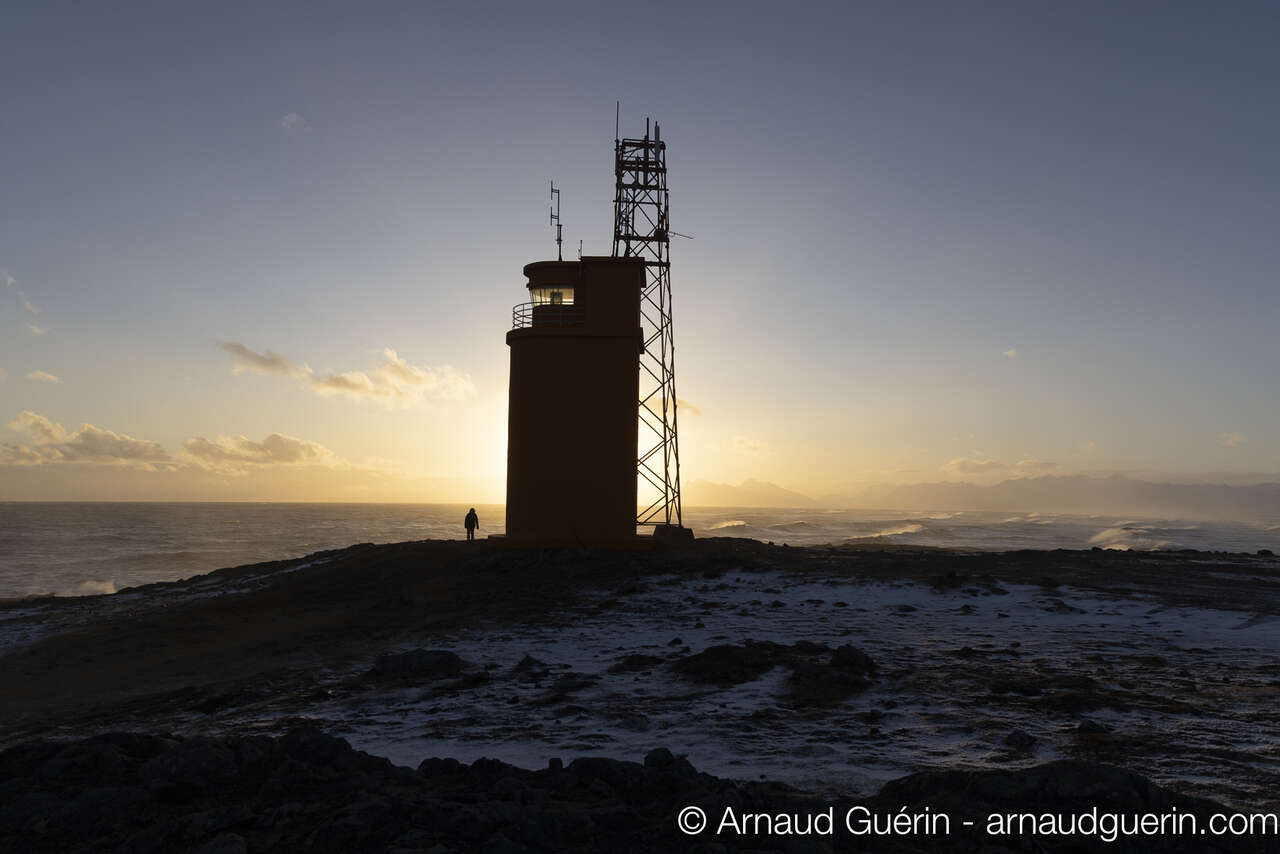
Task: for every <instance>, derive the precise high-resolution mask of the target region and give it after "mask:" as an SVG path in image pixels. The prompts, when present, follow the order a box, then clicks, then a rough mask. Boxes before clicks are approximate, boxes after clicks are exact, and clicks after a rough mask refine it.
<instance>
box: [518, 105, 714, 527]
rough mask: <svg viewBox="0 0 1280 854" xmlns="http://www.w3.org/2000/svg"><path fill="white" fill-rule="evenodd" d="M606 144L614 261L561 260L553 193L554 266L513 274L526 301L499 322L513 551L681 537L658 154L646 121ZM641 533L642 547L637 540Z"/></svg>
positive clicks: (659, 144) (664, 202)
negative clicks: (633, 133)
mask: <svg viewBox="0 0 1280 854" xmlns="http://www.w3.org/2000/svg"><path fill="white" fill-rule="evenodd" d="M614 137H615V139H614V178H615V191H616V193H615V197H614V203H613V213H614V217H613V254H612V255H610V256H607V257H591V256H589V257H580V258H579V259H578V260H577V261H565V260H563V255H562V253H561V244H562V235H561V227H560V197H559V192H560V191H559V190H557V189H556V187H555V184H552V185H551V200H552V208H551V224H552V225H553V226H555V228H556V250H557V252H556V254H557V260H555V261H536V262H534V263H532V264H527V265H525V268H524V275H525V277H526V278H527V279H528V282H527V285H526V286H527V287H528V289H529V301H528V302H524V303H521V304H519V305H517V306H516V307H515V309H513V311H512V323H511V326H512V329H511V331H510V332H508V333H507V344H508V346H510V348H511V389H510V399H509V404H508V410H507V412H508V415H507V533H506V539H507V540H508V541H509V542H511V543H513V544H518V545H526V544H527V545H602V546H623V547H626V546H635V545H639V544H640V543H642V542H646V543H653V542H654V541H655V540H661V541H664V542H670V543H680V542H687V541H689V540H691V539H692V538H693V535H692V533H691V532H690V531H689V530H688V529H687V528H685V527H683V521H682V517H681V509H680V446H679V443H678V441H677V437H676V407H677V404H678V398H677V397H676V384H675V382H676V381H675V336H674V333H673V332H672V322H671V261H670V255H669V249H670V237H671V235H672V234H676V232H673V231H670V229H669V227H668V223H669V222H670V214H669V211H670V194H669V193H668V192H667V156H666V150H667V149H666V143H665V142H663V141H662V134H661V131H660V130H659V128H658V125H657V123H656V122H655V123H654V125H653V133H652V135H650V132H649V123H648V121H646V122H645V134H644V137H643V138H637V139H620V138H618V137H617V131H616V128H615V132H614ZM679 236H685V235H679ZM638 485H643V489H644V493H643V494H640V493H639V490H638V488H637V487H638ZM638 499H639V500H638ZM640 526H644V527H648V528H651V529H652V537H645V538H643V539H638V538H637V535H636V530H637V527H640Z"/></svg>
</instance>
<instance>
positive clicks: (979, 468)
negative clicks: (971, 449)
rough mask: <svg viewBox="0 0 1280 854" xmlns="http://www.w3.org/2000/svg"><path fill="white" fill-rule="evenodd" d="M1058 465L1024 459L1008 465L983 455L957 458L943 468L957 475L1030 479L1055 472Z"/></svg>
mask: <svg viewBox="0 0 1280 854" xmlns="http://www.w3.org/2000/svg"><path fill="white" fill-rule="evenodd" d="M1057 467H1058V464H1057V463H1050V462H1045V461H1044V460H1034V459H1024V460H1018V461H1017V462H1013V463H1007V462H1004V461H1002V460H993V459H991V458H989V457H987V456H986V455H983V454H973V455H971V456H968V457H957V458H956V459H954V460H951V461H949V462H948V463H946V465H944V466H943V467H942V469H943V471H945V472H947V473H948V474H955V475H997V476H1003V477H1029V476H1032V475H1037V474H1044V473H1045V472H1049V471H1053V470H1054V469H1056V468H1057Z"/></svg>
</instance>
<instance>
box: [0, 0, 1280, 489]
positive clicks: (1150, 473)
mask: <svg viewBox="0 0 1280 854" xmlns="http://www.w3.org/2000/svg"><path fill="white" fill-rule="evenodd" d="M0 15H2V25H0V81H2V82H0V115H3V116H4V122H3V128H2V129H0V298H2V303H0V500H26V499H131V500H134V499H155V500H182V499H264V500H341V501H360V500H387V501H436V500H459V501H476V502H479V501H501V500H502V493H503V478H504V471H505V446H506V415H505V412H506V393H507V365H508V359H509V356H508V349H507V347H506V346H505V343H504V335H505V333H506V331H507V329H508V327H509V325H510V309H511V306H512V305H513V304H515V303H518V302H523V301H525V300H526V299H527V296H526V294H525V292H524V279H523V277H522V275H521V268H522V267H523V265H524V264H525V263H527V262H529V261H533V260H539V259H546V258H553V257H554V254H553V253H554V252H555V246H554V242H553V238H554V232H553V229H551V228H550V227H549V225H548V223H547V203H548V182H549V181H550V180H555V182H556V186H557V187H559V188H561V189H562V220H563V223H564V229H565V243H566V250H569V249H570V248H572V250H574V251H576V249H577V245H578V241H579V240H581V241H582V242H583V248H584V251H585V253H586V254H608V252H609V251H610V241H611V227H612V221H611V202H612V189H613V188H612V183H613V182H612V167H613V164H612V156H613V150H612V141H613V131H614V126H613V123H614V117H615V116H614V112H615V102H617V101H620V102H621V109H620V112H621V128H622V132H623V135H632V136H636V135H640V134H642V133H643V127H644V120H645V117H646V116H652V117H654V118H656V119H657V120H659V121H660V122H661V123H662V128H663V137H664V139H666V140H667V142H668V145H669V149H668V160H669V166H670V186H671V199H672V201H671V205H672V208H671V210H672V214H671V218H672V228H673V229H675V230H677V231H680V232H682V233H684V234H688V235H692V237H693V239H692V240H679V241H677V242H676V243H675V244H674V245H673V247H672V287H673V294H674V308H675V311H674V324H675V335H676V341H677V353H678V355H677V387H678V390H679V395H680V398H681V399H682V400H683V401H685V404H684V406H683V408H682V409H681V420H680V443H681V459H682V463H683V468H682V476H683V478H684V479H685V481H686V482H689V481H692V480H695V479H703V480H710V481H716V482H738V481H740V480H743V479H746V478H756V479H761V480H766V481H771V482H776V483H779V484H781V485H783V486H785V487H787V488H790V489H795V490H799V491H803V492H807V493H809V494H825V493H833V492H834V493H839V492H847V491H851V490H855V489H857V488H858V487H859V486H862V485H866V484H871V483H911V482H927V481H939V480H968V481H973V482H993V481H995V480H1000V479H1004V478H1008V477H1025V476H1036V475H1042V474H1075V473H1088V474H1108V473H1113V472H1121V473H1127V474H1130V475H1132V476H1141V477H1146V478H1149V479H1163V480H1169V481H1206V480H1208V481H1214V480H1221V481H1230V482H1247V481H1260V480H1268V479H1278V478H1280V475H1278V474H1277V473H1278V472H1280V426H1278V425H1280V394H1277V385H1278V384H1280V380H1278V379H1277V377H1278V376H1280V372H1277V371H1276V369H1275V366H1276V365H1277V364H1280V336H1277V335H1276V328H1277V327H1276V324H1277V320H1278V319H1280V288H1277V282H1278V281H1280V248H1278V247H1280V234H1277V230H1278V225H1277V224H1278V223H1280V165H1278V164H1280V161H1278V160H1277V158H1276V156H1275V152H1276V151H1280V112H1278V111H1277V110H1276V109H1275V100H1274V88H1275V81H1276V80H1280V51H1276V50H1275V45H1276V43H1277V41H1278V40H1280V11H1277V8H1276V7H1275V6H1274V5H1272V4H1265V3H1259V4H1251V3H1247V2H1241V3H1232V4H1206V3H1187V4H1182V3H1172V2H1171V3H1149V4H1148V3H1127V4H1114V3H1071V4H1065V3H1060V4H1030V3H1012V2H1011V3H949V2H941V3H883V4H862V3H838V4H834V3H833V4H806V3H788V4H759V5H757V4H751V3H732V4H703V3H679V4H663V3H650V4H645V5H644V6H642V7H635V8H633V9H631V10H630V11H626V10H624V9H623V8H622V7H618V6H616V5H609V4H581V5H574V4H558V3H552V2H547V3H538V4H487V3H482V2H471V3H456V4H439V3H426V2H414V3H394V2H375V3H318V2H309V3H297V4H289V3H271V4H262V3H232V2H228V3H217V4H213V3H207V4H200V5H197V4H166V3H154V4H136V3H128V2H120V3H112V4H83V3H59V2H22V1H21V0H17V2H10V3H7V4H6V5H5V9H4V12H3V13H0ZM638 17H639V20H638Z"/></svg>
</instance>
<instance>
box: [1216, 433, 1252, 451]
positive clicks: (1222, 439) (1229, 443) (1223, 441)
mask: <svg viewBox="0 0 1280 854" xmlns="http://www.w3.org/2000/svg"><path fill="white" fill-rule="evenodd" d="M1247 441H1249V440H1248V439H1247V438H1245V435H1244V434H1243V433H1236V432H1231V433H1219V434H1218V444H1219V445H1224V446H1226V447H1228V448H1238V447H1240V446H1241V445H1243V444H1244V443H1245V442H1247Z"/></svg>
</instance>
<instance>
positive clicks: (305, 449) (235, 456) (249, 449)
mask: <svg viewBox="0 0 1280 854" xmlns="http://www.w3.org/2000/svg"><path fill="white" fill-rule="evenodd" d="M182 450H183V454H184V456H185V457H186V458H187V460H189V461H190V462H193V463H195V464H196V465H198V466H200V467H201V468H205V469H209V470H210V471H219V472H223V473H226V474H243V473H245V472H247V471H250V470H252V469H259V468H263V467H266V466H323V467H325V468H349V467H350V463H348V462H347V461H346V460H344V459H342V458H341V457H339V456H338V455H337V454H335V453H334V452H333V451H331V450H329V449H328V448H326V447H325V446H324V445H320V444H317V443H316V442H308V441H306V440H304V439H298V438H296V437H294V436H286V435H284V434H282V433H272V434H271V435H270V436H268V437H267V438H265V439H263V440H262V441H261V442H255V441H253V440H251V439H248V438H246V437H244V436H219V437H218V438H217V439H215V440H213V441H210V440H209V439H205V438H203V437H196V438H195V439H189V440H187V441H186V442H185V443H183V445H182Z"/></svg>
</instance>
